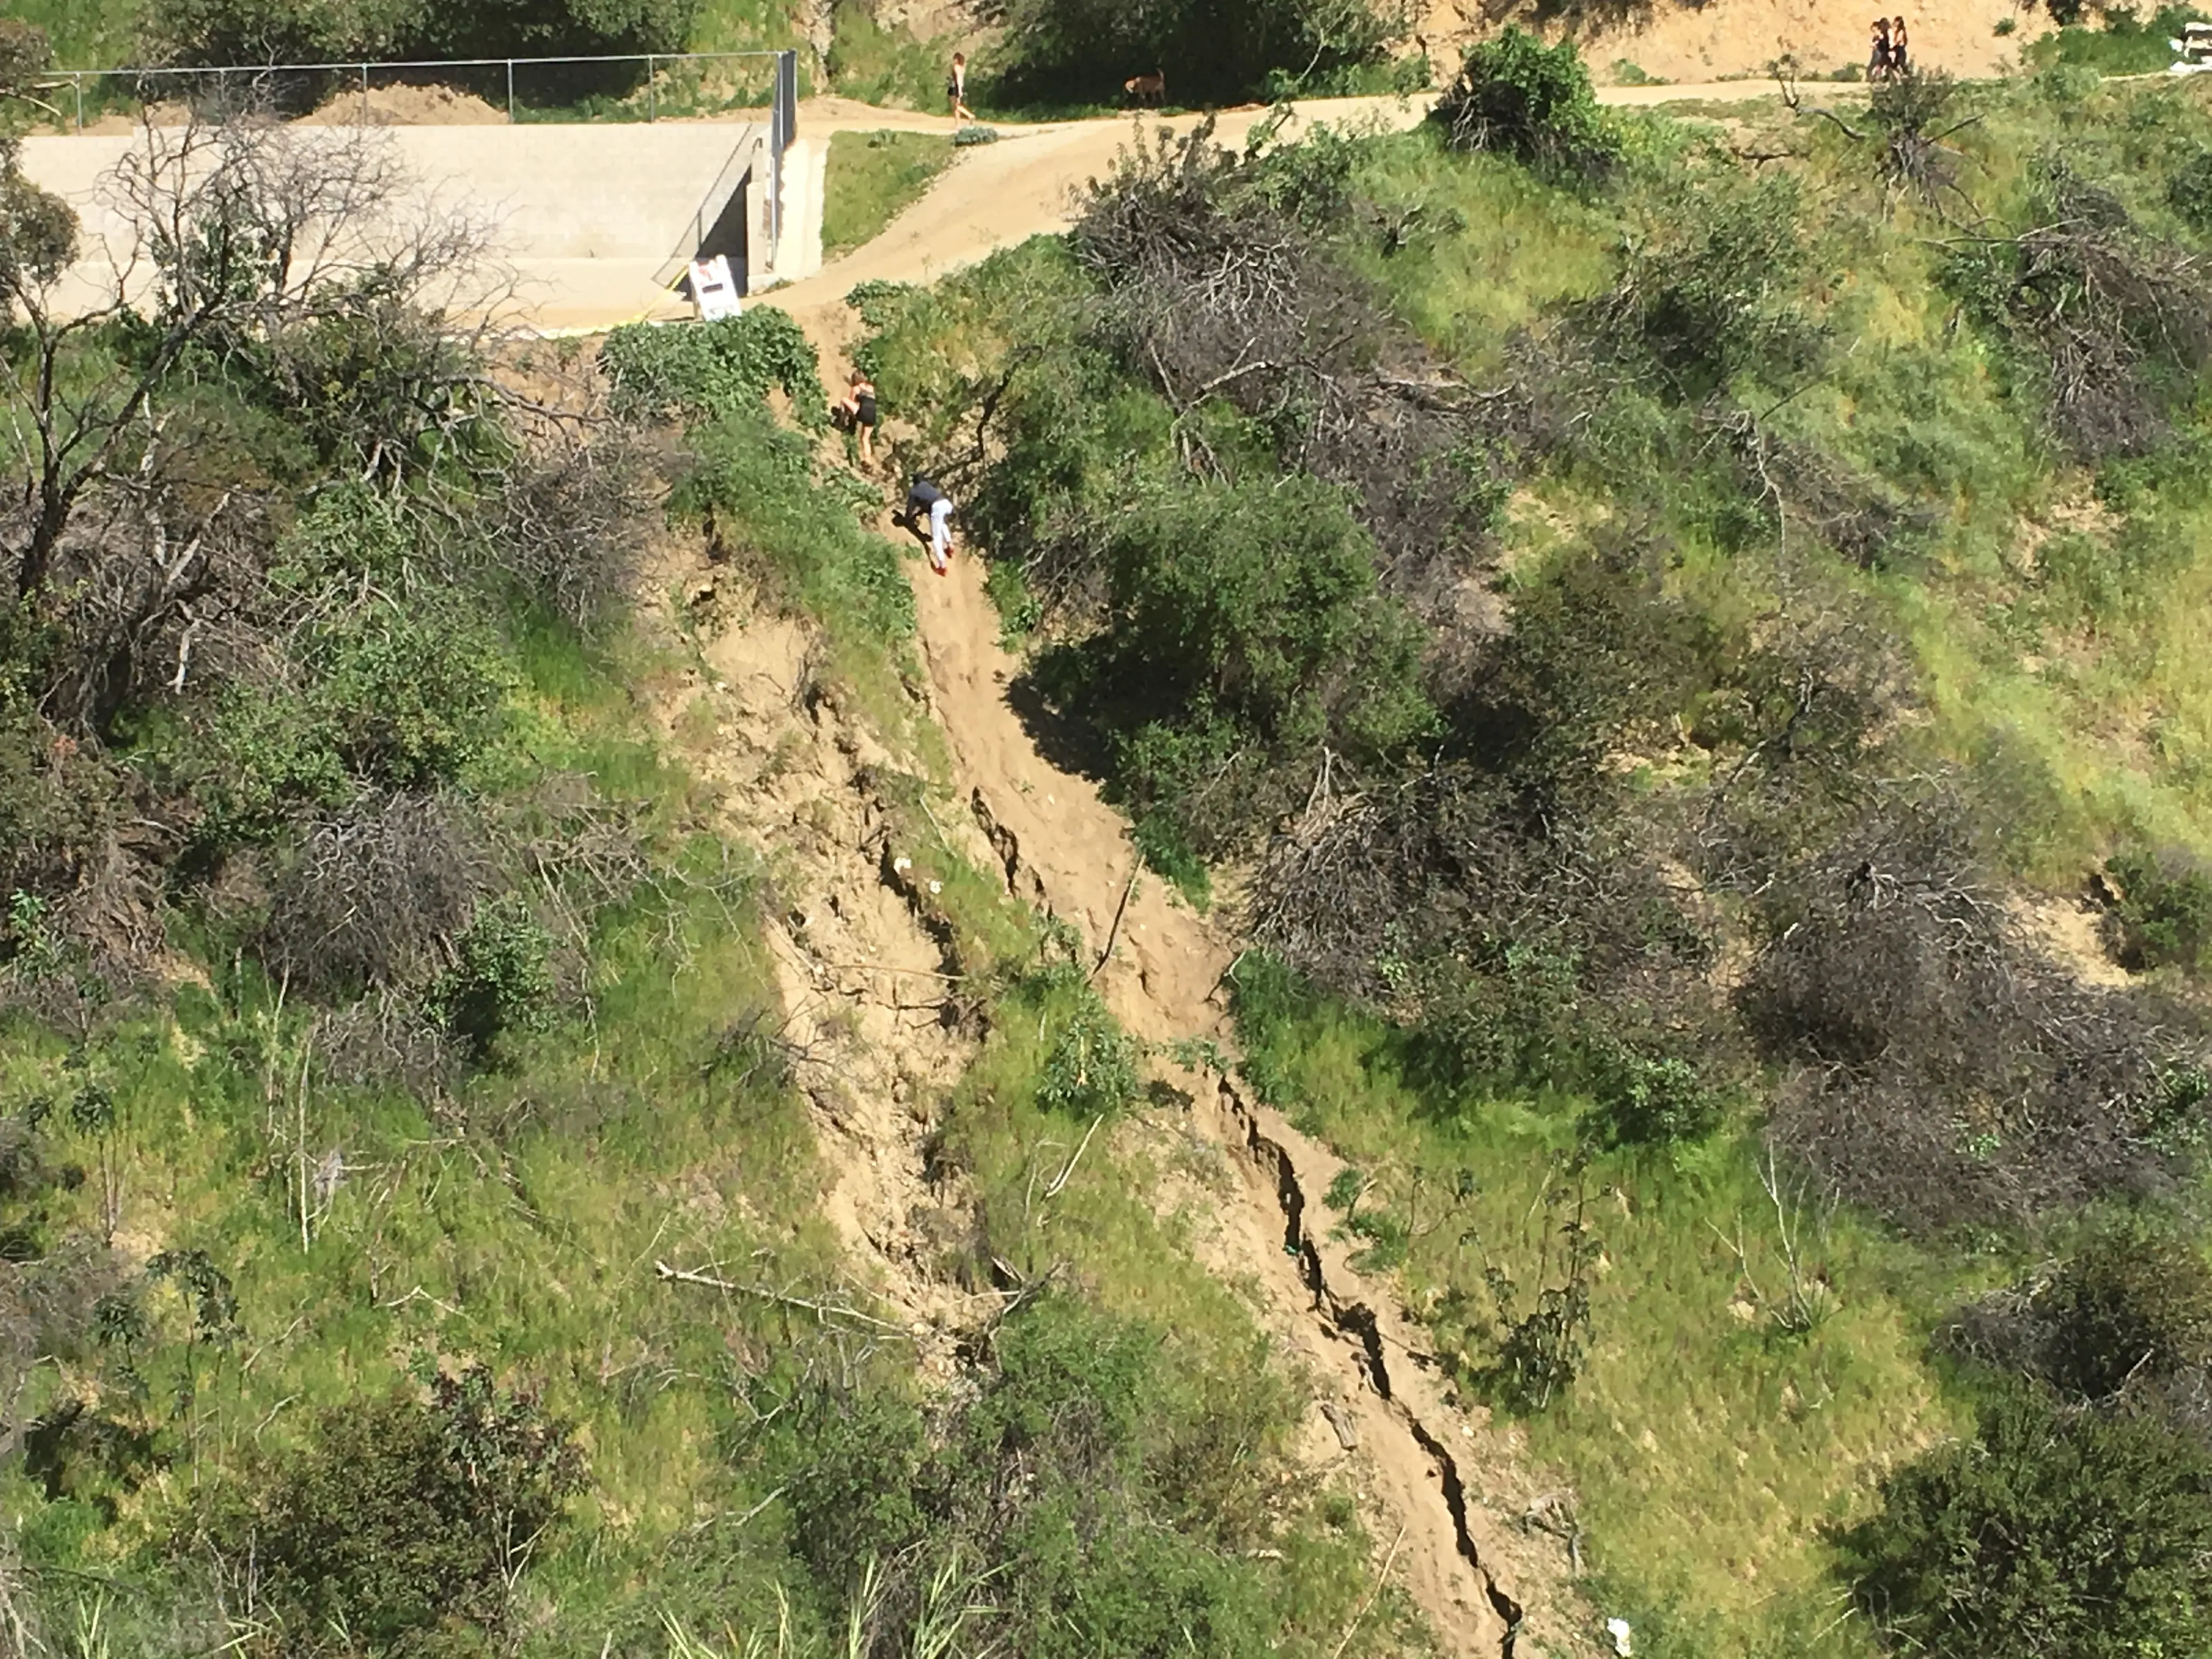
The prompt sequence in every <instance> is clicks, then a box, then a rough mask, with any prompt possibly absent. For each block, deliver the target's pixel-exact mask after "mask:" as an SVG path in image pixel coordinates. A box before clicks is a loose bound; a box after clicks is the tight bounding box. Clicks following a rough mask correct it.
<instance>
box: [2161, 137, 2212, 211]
mask: <svg viewBox="0 0 2212 1659" xmlns="http://www.w3.org/2000/svg"><path fill="white" fill-rule="evenodd" d="M2166 203H2167V204H2168V205H2169V206H2171V207H2172V209H2173V210H2174V211H2175V212H2176V213H2178V214H2179V215H2180V216H2181V221H2182V222H2183V223H2184V224H2185V225H2187V226H2188V227H2189V228H2191V230H2194V231H2197V232H2199V233H2212V144H2203V143H2191V144H2190V145H2189V146H2188V147H2187V148H2186V149H2184V150H2183V151H2182V153H2181V155H2179V157H2178V158H2176V159H2175V161H2173V162H2172V164H2171V166H2169V167H2168V168H2167V169H2166Z"/></svg>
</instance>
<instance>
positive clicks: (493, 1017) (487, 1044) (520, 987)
mask: <svg viewBox="0 0 2212 1659" xmlns="http://www.w3.org/2000/svg"><path fill="white" fill-rule="evenodd" d="M552 952H553V940H552V936H551V935H550V934H549V933H546V931H545V928H544V924H543V923H541V922H540V921H538V918H537V917H536V916H535V915H532V914H531V910H530V907H529V906H528V905H527V904H526V903H525V902H523V901H522V900H521V899H520V897H518V896H514V895H513V894H509V895H507V896H505V897H502V898H500V899H495V900H494V901H493V902H491V903H489V904H486V905H483V906H482V907H481V908H478V910H477V914H476V916H475V918H474V919H473V920H472V921H471V922H470V923H469V926H468V927H467V929H466V930H465V932H463V933H462V934H461V936H460V937H459V939H456V940H455V941H454V942H453V955H454V961H453V966H452V967H450V968H448V969H447V970H446V971H445V972H444V973H442V974H441V975H439V976H438V978H437V979H436V980H435V981H433V983H432V984H431V986H430V989H429V992H428V995H427V996H426V997H425V998H424V1006H425V1007H426V1009H427V1011H428V1013H429V1015H430V1017H431V1018H433V1019H435V1021H436V1022H437V1023H438V1024H441V1025H442V1026H444V1027H445V1028H446V1030H448V1031H450V1032H452V1033H453V1035H454V1036H457V1037H459V1039H460V1040H461V1041H462V1042H465V1043H466V1044H467V1045H468V1046H469V1048H470V1050H471V1052H472V1053H474V1054H477V1056H478V1057H479V1058H481V1057H483V1055H485V1054H489V1052H490V1050H491V1048H492V1046H493V1044H494V1043H495V1042H497V1041H498V1040H499V1039H500V1038H501V1036H504V1035H506V1034H507V1033H508V1032H510V1031H531V1030H543V1029H544V1027H545V1026H546V1024H548V1023H549V1022H550V1019H551V1018H552V1005H553V991H554V984H553V971H552V969H551V967H550V965H549V963H550V957H551V956H552Z"/></svg>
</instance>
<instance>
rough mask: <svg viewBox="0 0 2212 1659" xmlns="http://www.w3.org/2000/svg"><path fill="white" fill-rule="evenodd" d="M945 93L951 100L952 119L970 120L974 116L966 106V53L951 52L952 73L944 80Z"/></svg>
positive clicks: (972, 111) (973, 112)
mask: <svg viewBox="0 0 2212 1659" xmlns="http://www.w3.org/2000/svg"><path fill="white" fill-rule="evenodd" d="M945 96H946V97H947V98H950V99H951V100H952V118H953V119H954V120H956V121H972V120H974V119H975V111H974V110H972V109H969V107H968V54H967V53H966V52H954V53H953V54H952V73H951V76H949V77H947V78H946V80H945Z"/></svg>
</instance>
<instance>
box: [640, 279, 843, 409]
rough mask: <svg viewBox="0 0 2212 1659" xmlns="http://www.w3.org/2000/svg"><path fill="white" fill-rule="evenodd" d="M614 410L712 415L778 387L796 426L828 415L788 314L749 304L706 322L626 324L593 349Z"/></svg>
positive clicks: (808, 346)
mask: <svg viewBox="0 0 2212 1659" xmlns="http://www.w3.org/2000/svg"><path fill="white" fill-rule="evenodd" d="M599 367H600V368H601V369H603V370H604V371H605V374H606V376H607V380H608V383H609V385H610V386H611V388H612V391H613V404H614V407H615V410H616V412H617V414H620V415H623V416H625V417H627V418H629V419H633V420H665V419H670V418H673V417H675V416H684V417H685V418H687V419H702V418H704V419H713V418H714V417H716V416H725V415H729V414H732V413H735V412H737V411H738V410H745V409H750V408H753V407H756V406H757V405H758V404H760V403H761V401H762V399H763V398H765V397H767V395H768V392H769V387H771V386H781V387H782V388H783V391H784V392H785V394H786V395H787V397H788V398H790V399H791V407H792V412H793V415H794V416H796V417H797V418H798V420H799V422H800V423H801V424H802V425H805V426H811V427H819V426H823V425H824V424H826V423H827V422H828V419H829V412H828V411H829V400H828V398H827V396H826V395H825V394H824V393H823V390H822V371H821V360H820V358H819V357H818V356H817V355H816V353H815V350H814V347H813V344H812V343H811V342H810V341H809V340H808V339H807V337H806V336H805V333H804V332H803V331H801V330H800V329H799V325H798V324H797V323H795V322H793V320H792V318H791V313H789V312H787V311H779V310H777V309H776V308H775V307H773V306H764V305H753V306H749V307H746V308H745V310H744V313H742V314H740V315H738V316H736V317H725V318H723V319H720V320H719V321H716V322H711V323H669V324H653V323H626V324H624V325H623V326H622V327H620V328H618V329H616V330H615V331H613V332H612V333H611V334H609V335H608V336H607V338H606V343H605V345H604V346H602V347H601V348H600V351H599Z"/></svg>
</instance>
